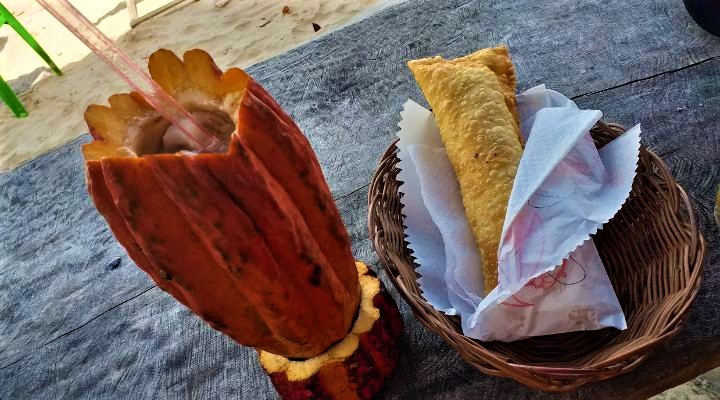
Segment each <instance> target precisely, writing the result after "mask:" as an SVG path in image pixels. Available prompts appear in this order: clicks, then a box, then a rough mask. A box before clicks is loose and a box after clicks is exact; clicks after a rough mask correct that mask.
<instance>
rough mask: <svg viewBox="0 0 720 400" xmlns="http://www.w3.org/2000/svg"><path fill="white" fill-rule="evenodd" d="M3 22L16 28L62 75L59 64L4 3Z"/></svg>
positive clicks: (1, 6) (0, 7)
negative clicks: (56, 63)
mask: <svg viewBox="0 0 720 400" xmlns="http://www.w3.org/2000/svg"><path fill="white" fill-rule="evenodd" d="M2 22H6V23H7V24H8V25H10V26H11V27H12V28H13V29H14V30H15V32H17V33H18V35H20V37H21V38H23V40H25V42H27V44H29V45H30V47H32V48H33V49H34V50H35V52H36V53H37V54H38V55H39V56H40V57H42V59H43V60H45V62H46V63H47V65H49V66H50V68H52V70H53V71H54V72H55V73H56V74H57V75H62V71H61V70H60V68H58V66H57V65H55V63H54V62H53V60H52V59H51V58H50V56H49V55H48V54H47V53H46V52H45V50H43V48H42V47H41V46H40V44H39V43H38V42H37V41H36V40H35V38H34V37H32V35H31V34H30V32H28V31H27V30H26V29H25V27H24V26H22V24H20V22H18V20H17V19H15V17H14V16H13V15H12V13H11V12H10V11H9V10H8V9H7V8H5V6H3V5H2V3H0V23H2Z"/></svg>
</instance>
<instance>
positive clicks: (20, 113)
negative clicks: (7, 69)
mask: <svg viewBox="0 0 720 400" xmlns="http://www.w3.org/2000/svg"><path fill="white" fill-rule="evenodd" d="M0 100H2V101H3V103H5V104H7V106H8V107H10V109H11V110H12V112H13V113H14V114H15V116H16V117H18V118H25V117H27V116H28V112H27V111H25V107H23V105H22V103H21V102H20V100H18V98H17V96H15V92H13V90H12V89H11V88H10V86H9V85H8V84H7V83H5V80H4V79H3V78H2V77H1V76H0Z"/></svg>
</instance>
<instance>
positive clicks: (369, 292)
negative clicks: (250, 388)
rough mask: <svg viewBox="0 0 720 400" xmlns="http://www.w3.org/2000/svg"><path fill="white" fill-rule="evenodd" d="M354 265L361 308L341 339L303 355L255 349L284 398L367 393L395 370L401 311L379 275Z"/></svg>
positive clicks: (346, 397)
mask: <svg viewBox="0 0 720 400" xmlns="http://www.w3.org/2000/svg"><path fill="white" fill-rule="evenodd" d="M357 269H358V274H359V275H360V288H361V293H362V299H361V301H360V311H359V313H358V318H357V320H356V321H355V324H354V325H353V329H352V330H351V331H350V333H348V335H347V336H345V338H344V339H343V340H342V341H341V342H340V343H338V344H336V345H334V346H333V347H331V348H330V349H328V350H327V351H325V352H324V353H322V354H320V355H318V356H315V357H312V358H310V359H307V360H290V359H288V358H287V357H283V356H280V355H276V354H271V353H268V352H266V351H261V352H260V364H261V365H262V367H263V368H264V369H265V371H266V372H267V373H268V375H270V379H271V380H272V382H273V385H274V386H275V389H277V391H278V393H280V396H282V398H283V399H286V400H290V399H292V400H311V399H336V400H358V399H363V400H364V399H370V398H372V397H373V396H374V395H375V394H376V393H377V392H378V391H379V390H380V388H381V387H382V385H383V383H384V382H385V380H386V379H387V378H388V377H389V376H390V375H391V374H392V373H393V371H394V370H395V367H396V366H397V357H398V349H397V340H398V338H399V337H400V334H401V333H402V329H403V320H402V317H401V316H400V312H399V311H398V309H397V305H396V304H395V301H394V300H393V299H392V297H390V295H389V294H388V292H387V291H386V290H385V287H384V286H383V284H382V282H381V281H380V279H378V278H377V277H376V276H375V275H374V274H373V273H372V271H370V270H369V269H368V268H367V266H366V265H365V264H363V263H360V262H358V263H357Z"/></svg>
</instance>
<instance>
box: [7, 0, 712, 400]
mask: <svg viewBox="0 0 720 400" xmlns="http://www.w3.org/2000/svg"><path fill="white" fill-rule="evenodd" d="M498 42H506V43H507V44H509V46H510V48H511V50H512V53H513V58H514V62H515V66H516V68H517V73H518V80H519V89H520V90H524V89H526V88H529V87H531V86H533V85H536V84H539V83H543V82H544V83H546V84H547V85H548V86H549V87H550V88H553V89H556V90H558V91H560V92H562V93H564V94H566V95H568V96H570V97H572V98H574V99H575V100H576V101H577V103H578V105H579V106H580V107H581V108H593V109H599V110H603V112H604V113H605V117H604V118H605V120H606V121H615V122H620V123H624V124H626V125H630V124H634V123H636V122H641V123H642V125H643V132H644V136H643V143H644V144H645V145H646V146H647V147H649V148H650V149H652V150H654V151H655V152H657V153H658V154H659V155H660V156H662V157H663V158H664V160H665V161H666V162H667V163H668V165H669V166H670V168H671V170H672V172H673V173H674V175H675V176H676V177H677V179H678V180H679V181H680V183H681V184H682V185H683V186H684V187H685V188H686V189H687V190H688V191H689V192H690V194H691V196H692V198H693V201H694V202H695V206H696V208H697V211H698V214H699V219H700V225H701V227H702V230H703V234H704V235H705V238H706V239H707V241H708V252H707V257H706V260H705V276H704V282H703V288H702V290H701V291H700V294H699V295H698V297H697V299H696V301H695V303H694V305H693V307H692V309H691V311H690V316H689V319H688V322H687V326H686V328H685V329H684V330H683V331H682V333H681V334H679V335H678V336H677V337H675V338H674V339H672V340H671V341H670V342H669V343H668V344H667V345H666V346H663V347H661V348H658V349H657V350H656V351H655V353H654V355H652V356H651V357H650V358H649V359H648V360H647V361H646V362H644V363H643V364H642V365H641V366H640V367H639V368H638V369H636V370H635V371H633V372H632V373H629V374H627V375H624V376H621V377H618V378H615V379H612V380H609V381H605V382H602V383H597V384H591V385H588V386H586V387H584V388H583V389H581V390H579V391H577V392H574V393H569V394H564V395H549V394H545V393H540V392H535V391H531V390H528V389H526V388H524V387H522V386H520V385H518V384H516V383H515V382H513V381H511V380H507V379H499V378H491V377H488V376H484V375H482V374H481V373H479V372H477V371H475V370H473V369H471V368H469V367H468V366H467V365H466V364H464V363H463V362H462V360H460V358H459V357H458V355H457V354H456V353H455V352H453V351H452V350H451V349H450V348H449V347H448V346H447V345H445V344H444V343H443V342H442V341H441V340H440V339H438V338H437V337H436V336H435V335H434V334H432V333H431V332H429V331H428V330H426V329H425V328H424V327H422V326H421V325H420V324H419V323H417V322H416V321H415V320H414V318H413V317H412V315H411V314H410V312H409V310H408V308H407V306H406V305H405V304H404V303H402V301H400V299H399V296H397V295H396V293H394V294H395V298H396V299H398V300H399V302H400V306H401V308H402V312H403V315H404V317H405V320H406V323H407V327H406V330H405V333H404V336H403V337H402V340H401V342H400V344H399V346H400V350H401V360H400V365H399V368H398V371H397V373H396V374H395V376H394V377H393V379H392V380H391V381H390V382H389V383H388V384H387V385H386V387H385V389H384V391H383V392H382V393H381V395H380V396H379V397H380V398H387V399H462V398H470V397H472V398H477V399H497V398H531V399H535V398H537V399H540V398H542V399H544V398H564V399H571V398H572V399H575V398H581V399H593V398H603V399H614V398H623V399H634V398H637V399H640V398H646V397H648V396H650V395H653V394H655V393H658V392H660V391H662V390H664V389H666V388H668V387H670V386H673V385H675V384H679V383H681V382H683V381H686V380H688V379H690V378H692V377H693V376H695V375H697V374H699V373H701V372H703V371H705V370H708V369H710V368H712V367H714V366H717V365H720V307H718V303H719V302H720V275H719V274H720V247H719V246H718V244H719V242H720V233H719V232H718V228H717V227H716V225H715V224H714V223H713V222H711V221H712V217H711V215H712V207H711V204H712V197H713V194H714V189H715V188H716V187H717V185H718V183H720V57H719V56H720V39H719V38H716V37H713V36H711V35H709V34H707V33H705V32H704V31H702V30H701V29H700V28H698V27H697V26H696V25H695V24H694V22H693V21H692V20H691V19H690V18H689V17H688V15H687V14H686V12H685V10H684V8H683V5H682V2H680V1H679V0H676V1H672V2H668V1H665V0H646V1H638V0H635V1H627V0H605V1H598V0H583V1H580V0H555V1H529V0H504V1H494V0H479V1H447V2H446V1H412V2H408V3H405V4H402V5H400V6H396V7H393V8H391V9H387V10H385V11H383V12H381V13H379V14H377V15H375V16H373V17H370V18H368V19H365V20H363V21H361V22H358V23H356V24H354V25H351V26H349V27H347V28H345V29H342V30H340V31H338V32H335V33H333V34H330V35H327V36H325V37H323V38H321V39H319V40H316V41H314V42H311V43H308V44H307V45H305V46H303V47H301V48H298V49H296V50H293V51H290V52H289V53H287V54H284V55H282V56H279V57H276V58H273V59H271V60H268V61H266V62H264V63H261V64H259V65H256V66H254V67H253V68H250V72H251V73H252V74H253V75H254V76H255V77H256V78H257V79H258V80H259V81H260V82H261V83H262V84H264V85H265V86H266V87H267V88H268V89H269V90H270V91H271V92H272V94H273V95H274V96H276V98H277V99H278V100H279V102H280V103H281V104H282V105H283V106H284V107H285V109H286V110H288V111H289V112H290V113H291V114H292V116H293V117H294V118H295V119H296V121H298V123H299V124H300V126H301V127H302V128H303V130H304V131H305V133H306V134H307V135H308V137H309V138H310V141H311V142H312V145H313V146H314V148H315V150H316V151H317V153H318V157H319V159H320V160H321V163H322V165H323V168H324V171H325V173H326V176H327V178H328V180H329V182H330V185H331V188H332V190H333V193H334V195H335V198H336V201H337V203H338V206H339V208H340V209H341V212H342V215H343V217H344V219H345V222H346V223H347V226H348V229H349V231H350V233H351V236H352V240H353V245H354V252H355V255H356V256H357V257H358V258H359V259H363V260H366V261H367V262H368V263H369V264H371V265H373V266H375V267H376V268H377V267H378V260H377V257H376V256H375V254H374V253H373V251H372V249H371V245H370V242H369V240H368V238H367V233H366V232H367V230H366V229H367V227H366V212H367V210H366V200H365V196H366V193H367V187H368V183H369V181H370V177H371V175H372V172H373V170H374V167H375V164H376V162H377V161H378V159H379V157H380V155H381V154H382V152H383V151H384V150H385V148H386V147H387V145H388V144H389V143H390V142H391V141H392V140H393V135H394V133H395V131H396V129H397V128H396V124H397V122H398V121H399V119H400V115H399V112H400V109H401V106H402V104H403V102H404V101H405V100H406V99H408V98H410V99H414V100H417V101H421V100H422V96H421V95H420V93H419V90H418V89H417V87H416V85H415V83H414V82H413V80H412V78H411V77H410V75H409V73H408V71H407V69H406V67H405V61H407V60H408V59H412V58H417V57H421V56H427V55H433V54H443V55H445V56H458V55H462V54H466V53H469V52H471V51H473V50H476V49H478V48H481V47H487V46H492V45H495V44H497V43H498ZM109 94H110V93H108V95H109ZM48 134H52V133H51V132H49V133H48ZM86 140H88V139H87V137H86V136H85V137H82V138H81V139H79V140H78V141H75V142H73V143H70V144H68V145H67V146H64V147H62V148H59V149H57V150H55V151H53V152H51V153H49V154H48V155H45V156H43V157H41V158H39V159H37V160H35V161H33V162H30V163H28V164H26V165H23V166H21V167H19V168H18V169H16V170H15V171H12V172H9V173H6V174H4V175H0V188H2V189H1V190H0V398H2V399H24V398H33V399H50V398H68V399H79V398H86V399H103V398H132V399H151V398H152V399H156V398H157V399H165V398H168V399H169V398H173V399H174V398H193V399H200V398H207V399H221V398H243V399H270V398H275V396H276V395H275V393H274V391H273V389H272V387H271V386H270V384H269V380H268V379H267V378H266V377H265V375H264V374H263V373H262V372H261V370H260V369H259V367H258V366H257V363H256V361H257V360H256V355H255V352H254V351H252V350H251V349H248V348H243V347H241V346H238V345H236V344H235V343H233V342H232V341H230V340H229V339H227V338H226V337H224V336H222V335H221V334H219V333H217V332H216V331H213V330H212V329H210V328H209V327H208V326H206V325H205V324H204V323H203V322H201V321H200V320H199V319H197V318H196V317H195V316H193V315H192V314H191V313H190V312H189V311H188V310H186V309H185V308H183V307H182V306H180V305H179V304H178V303H176V302H175V301H174V300H173V299H172V298H171V297H170V296H169V295H167V294H165V293H164V292H162V291H160V290H159V289H158V288H156V287H155V286H154V285H153V283H152V281H151V280H150V279H149V278H148V277H147V276H146V275H145V274H144V273H142V272H141V271H139V270H138V269H137V268H136V267H135V266H134V265H133V264H132V262H131V261H130V260H129V259H128V258H127V256H126V254H125V252H124V251H123V250H122V249H121V248H120V247H119V245H118V244H117V243H116V242H115V240H114V239H113V238H112V236H111V235H110V233H109V231H108V229H107V227H106V225H105V224H104V221H103V220H102V219H101V218H100V217H99V216H98V215H97V213H96V212H95V210H94V208H93V206H92V204H91V203H90V202H89V200H88V197H87V194H86V192H85V189H84V177H83V165H82V160H81V157H80V155H79V152H78V146H79V144H80V143H81V142H82V141H86ZM118 256H119V257H121V258H122V262H121V264H120V265H119V266H118V267H117V268H111V267H110V266H106V264H107V263H108V262H109V261H111V260H113V259H114V258H115V257H118Z"/></svg>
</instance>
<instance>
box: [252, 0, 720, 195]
mask: <svg viewBox="0 0 720 400" xmlns="http://www.w3.org/2000/svg"><path fill="white" fill-rule="evenodd" d="M503 41H504V42H507V43H509V46H510V49H511V51H512V54H513V60H514V63H515V66H516V68H517V73H518V79H519V82H520V89H525V88H529V87H531V86H534V85H535V84H538V83H543V82H544V83H547V84H548V85H549V86H550V87H553V88H554V89H556V90H558V91H560V92H562V93H564V94H566V95H567V96H577V95H580V94H583V93H589V92H595V91H599V90H602V89H605V88H608V87H613V86H617V85H620V84H623V83H625V82H629V81H632V80H635V79H639V78H645V77H647V76H651V75H654V74H657V73H661V72H663V71H668V70H674V69H677V68H681V67H685V66H687V65H690V64H693V63H695V62H698V61H701V60H704V59H707V58H710V57H713V56H718V55H720V38H717V37H715V36H712V35H710V34H708V33H707V32H704V31H702V30H701V29H700V28H699V27H697V26H696V25H695V24H694V22H693V21H692V20H691V19H690V17H689V16H688V15H687V12H686V11H685V9H684V7H683V4H682V2H679V1H674V2H668V1H666V0H651V1H625V0H609V1H597V0H586V1H577V0H558V1H527V0H505V1H487V0H476V1H468V0H464V1H409V2H407V3H405V4H402V5H399V6H397V7H393V8H391V9H388V10H385V11H384V12H382V13H380V14H378V15H375V16H373V17H370V18H368V19H366V20H363V21H361V22H359V23H356V24H354V25H351V26H349V27H346V28H344V29H342V30H341V31H339V32H335V33H333V34H331V35H328V36H325V37H323V38H320V39H318V40H316V41H314V42H311V43H309V44H307V45H306V46H303V47H300V48H298V49H295V50H293V51H290V52H289V53H286V54H283V55H282V56H279V57H276V58H273V59H270V60H268V61H266V62H263V63H261V64H258V65H257V66H254V67H251V68H250V69H249V70H250V72H251V73H252V74H253V75H254V76H255V77H256V78H257V79H258V80H259V81H260V82H261V83H262V84H263V85H265V86H267V87H268V88H269V90H270V91H271V92H272V94H273V95H274V96H275V97H276V98H277V99H278V101H279V102H280V103H281V104H282V105H283V107H285V109H286V110H288V112H290V113H291V114H292V116H293V117H294V118H295V119H296V121H298V123H299V124H300V126H301V127H302V128H303V130H304V132H305V133H306V134H307V135H308V136H309V138H310V141H311V143H312V145H313V147H314V148H315V149H316V150H317V152H318V154H319V158H320V161H321V164H322V165H323V168H324V171H325V174H326V176H327V178H328V179H329V181H330V182H331V183H332V189H333V192H334V193H335V194H336V195H343V194H346V193H348V192H349V191H352V190H354V189H356V188H358V187H360V186H362V185H363V184H367V183H368V182H369V177H370V174H371V173H372V169H373V167H374V162H375V160H376V159H377V156H378V154H380V153H381V151H383V150H384V148H385V146H386V145H387V143H388V141H389V140H390V138H391V136H392V135H393V133H394V132H395V131H396V130H397V126H396V125H397V123H398V122H399V111H400V110H401V108H402V104H403V103H404V102H405V100H406V99H408V98H411V99H414V100H416V101H420V102H422V101H423V100H422V99H423V98H422V96H421V95H420V92H419V90H418V88H417V86H416V84H415V82H414V80H413V79H412V77H411V76H410V74H409V72H408V70H407V68H406V66H405V63H406V62H407V61H408V60H410V59H414V58H418V57H426V56H431V55H436V54H443V55H445V56H448V57H450V56H458V55H464V54H467V53H469V52H472V51H475V50H477V49H479V48H482V47H487V46H494V45H496V44H497V43H499V42H503Z"/></svg>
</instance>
